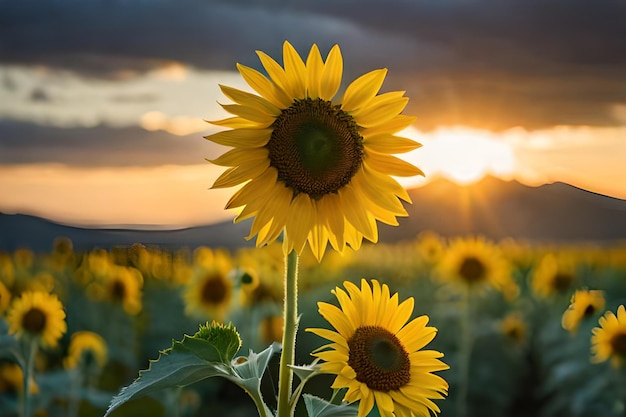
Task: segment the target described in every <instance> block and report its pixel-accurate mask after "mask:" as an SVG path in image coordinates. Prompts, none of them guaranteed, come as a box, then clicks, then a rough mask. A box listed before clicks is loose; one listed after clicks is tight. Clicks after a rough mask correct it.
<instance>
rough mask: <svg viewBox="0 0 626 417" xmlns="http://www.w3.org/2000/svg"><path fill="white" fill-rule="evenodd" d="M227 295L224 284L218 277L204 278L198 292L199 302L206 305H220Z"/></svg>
mask: <svg viewBox="0 0 626 417" xmlns="http://www.w3.org/2000/svg"><path fill="white" fill-rule="evenodd" d="M227 294H228V288H227V287H226V283H225V282H224V280H223V279H222V277H221V276H219V275H213V276H209V277H206V278H205V280H204V284H202V288H201V290H200V297H201V300H202V301H203V302H204V303H206V304H219V303H222V302H223V301H224V300H225V299H226V296H227Z"/></svg>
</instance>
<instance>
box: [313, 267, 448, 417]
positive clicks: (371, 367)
mask: <svg viewBox="0 0 626 417" xmlns="http://www.w3.org/2000/svg"><path fill="white" fill-rule="evenodd" d="M344 286H345V288H346V289H347V293H346V292H345V291H344V290H343V289H341V288H338V287H337V288H335V290H334V291H333V293H334V294H335V296H336V297H337V299H338V300H339V305H340V308H338V307H336V306H334V305H331V304H328V303H323V302H319V303H318V307H319V312H320V314H321V315H322V316H323V317H324V318H325V319H326V320H327V321H328V322H329V323H330V324H331V325H332V326H333V327H334V328H335V329H336V332H334V331H332V330H327V329H307V331H310V332H313V333H315V334H316V335H318V336H321V337H323V338H325V339H328V340H330V341H331V343H329V344H327V345H324V346H322V347H321V348H319V349H318V350H316V351H315V352H313V355H314V356H316V357H318V358H320V359H321V360H323V361H325V362H323V363H322V365H321V370H322V371H323V372H327V373H331V374H336V375H337V377H336V378H335V381H334V382H333V384H332V388H334V389H342V388H347V391H346V393H345V396H344V401H348V402H350V403H352V402H354V401H357V400H360V402H359V411H358V415H359V417H363V416H366V415H367V414H368V413H369V412H370V411H371V410H372V408H373V407H374V404H376V406H377V408H378V410H379V412H380V414H381V415H384V416H392V415H396V416H399V417H412V416H414V415H420V416H430V413H431V411H432V412H435V413H436V412H439V407H437V405H436V404H435V403H434V402H433V401H432V400H433V399H442V398H444V395H445V394H447V391H448V384H447V382H446V381H445V380H444V379H443V378H441V377H440V376H438V375H435V374H433V372H436V371H441V370H445V369H448V368H449V367H448V365H446V364H445V363H443V362H442V361H441V360H439V358H441V357H443V354H442V353H440V352H436V351H433V350H420V349H422V348H423V347H424V346H426V344H428V343H429V342H430V341H431V340H433V338H434V337H435V334H436V333H437V329H436V328H434V327H426V324H427V323H428V317H427V316H420V317H418V318H416V319H414V320H411V321H410V322H408V323H407V321H408V320H409V318H410V317H411V314H412V313H413V303H414V301H413V298H412V297H411V298H408V299H407V300H405V301H403V302H402V303H398V294H394V295H393V296H390V293H389V287H388V286H387V285H386V284H383V285H382V286H381V285H380V283H379V282H378V281H376V280H372V285H371V286H370V284H369V283H368V282H367V281H366V280H365V279H363V280H361V288H360V289H359V287H357V286H356V285H355V284H353V283H351V282H348V281H346V282H344Z"/></svg>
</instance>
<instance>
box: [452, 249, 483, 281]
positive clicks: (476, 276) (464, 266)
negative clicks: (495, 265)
mask: <svg viewBox="0 0 626 417" xmlns="http://www.w3.org/2000/svg"><path fill="white" fill-rule="evenodd" d="M486 273H487V268H485V264H483V263H482V262H481V260H480V259H478V258H476V257H475V256H468V257H466V258H465V259H463V262H461V266H460V267H459V274H460V275H461V277H462V278H463V279H464V280H465V281H466V282H467V283H469V284H472V283H475V282H479V281H482V280H483V279H485V275H486Z"/></svg>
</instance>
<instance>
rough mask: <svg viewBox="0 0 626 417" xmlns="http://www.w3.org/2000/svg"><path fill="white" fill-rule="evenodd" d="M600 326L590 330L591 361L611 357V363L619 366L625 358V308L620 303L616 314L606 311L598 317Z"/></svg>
mask: <svg viewBox="0 0 626 417" xmlns="http://www.w3.org/2000/svg"><path fill="white" fill-rule="evenodd" d="M599 324H600V327H595V328H594V329H593V330H592V336H591V353H592V357H591V361H592V362H594V363H599V362H604V361H606V360H608V359H611V365H613V366H614V367H619V366H621V365H622V364H623V363H624V359H625V358H626V309H624V306H623V305H621V306H619V307H618V308H617V315H615V313H613V312H612V311H607V312H606V313H605V314H604V316H602V317H600V320H599Z"/></svg>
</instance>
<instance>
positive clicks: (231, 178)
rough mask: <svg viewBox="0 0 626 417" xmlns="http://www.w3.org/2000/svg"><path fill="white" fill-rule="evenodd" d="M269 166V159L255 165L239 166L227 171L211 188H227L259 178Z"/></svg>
mask: <svg viewBox="0 0 626 417" xmlns="http://www.w3.org/2000/svg"><path fill="white" fill-rule="evenodd" d="M269 165H270V161H269V159H267V160H266V161H265V162H262V163H257V164H245V165H239V166H236V167H233V168H229V169H227V170H226V171H225V172H223V173H222V175H220V176H219V177H218V178H217V179H216V180H215V183H214V184H213V186H212V187H211V188H228V187H234V186H235V185H238V184H241V183H242V182H246V181H248V180H250V179H252V178H255V177H257V176H259V175H260V174H262V173H263V171H265V169H267V167H268V166H269Z"/></svg>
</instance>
